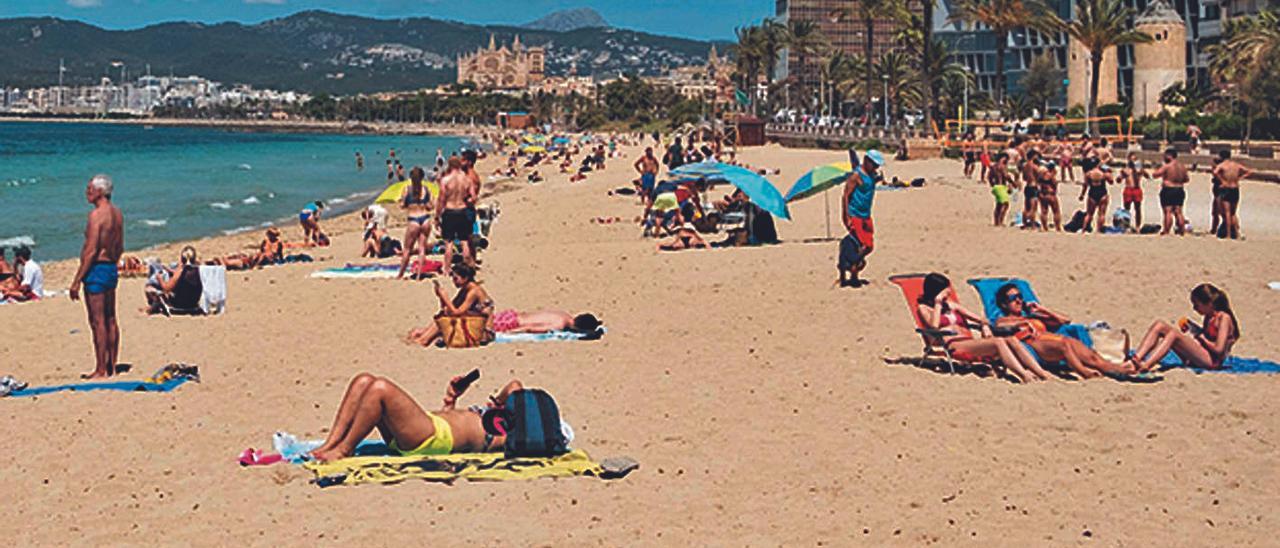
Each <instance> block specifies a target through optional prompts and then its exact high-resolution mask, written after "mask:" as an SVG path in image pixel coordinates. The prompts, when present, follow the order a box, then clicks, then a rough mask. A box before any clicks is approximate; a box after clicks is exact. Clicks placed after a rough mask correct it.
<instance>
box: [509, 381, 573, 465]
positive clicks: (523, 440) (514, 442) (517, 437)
mask: <svg viewBox="0 0 1280 548" xmlns="http://www.w3.org/2000/svg"><path fill="white" fill-rule="evenodd" d="M503 411H504V415H505V416H504V418H505V419H506V431H507V442H506V445H505V447H504V450H505V452H506V456H507V457H554V456H556V455H562V454H564V453H566V452H568V451H569V441H568V440H566V439H565V437H564V433H563V432H562V431H561V430H560V408H559V407H557V406H556V400H555V399H554V398H552V397H551V395H550V394H548V393H546V392H545V391H542V390H539V389H536V388H532V389H525V390H517V391H515V392H512V393H511V395H510V396H507V402H506V406H505V407H504V408H503Z"/></svg>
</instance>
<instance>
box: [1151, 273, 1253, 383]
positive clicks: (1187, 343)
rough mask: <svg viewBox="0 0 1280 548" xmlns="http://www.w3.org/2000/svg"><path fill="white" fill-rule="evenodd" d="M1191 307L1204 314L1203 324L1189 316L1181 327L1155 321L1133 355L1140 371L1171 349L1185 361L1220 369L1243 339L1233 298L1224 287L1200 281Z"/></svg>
mask: <svg viewBox="0 0 1280 548" xmlns="http://www.w3.org/2000/svg"><path fill="white" fill-rule="evenodd" d="M1191 306H1192V308H1194V309H1195V311H1196V312H1197V313H1199V314H1200V315H1201V316H1203V317H1204V320H1203V322H1201V325H1199V326H1197V325H1195V324H1192V323H1191V322H1190V321H1188V320H1187V319H1186V318H1183V320H1182V321H1180V322H1178V324H1179V325H1178V326H1177V327H1175V326H1173V325H1170V324H1169V322H1166V321H1164V320H1156V322H1155V323H1153V324H1151V329H1150V330H1148V331H1147V335H1146V336H1145V337H1143V338H1142V343H1141V344H1139V345H1138V350H1137V351H1136V352H1135V353H1134V355H1133V357H1132V358H1130V359H1131V360H1132V361H1133V363H1134V366H1135V367H1137V369H1138V371H1150V370H1151V369H1152V368H1153V367H1155V366H1156V365H1157V364H1159V363H1160V360H1161V359H1162V358H1164V356H1165V355H1166V354H1168V353H1169V352H1173V353H1175V354H1177V355H1178V357H1179V358H1182V361H1183V363H1185V364H1187V365H1189V366H1192V367H1197V368H1200V369H1221V368H1222V363H1223V362H1225V361H1226V359H1227V356H1229V355H1230V354H1231V347H1232V346H1234V345H1235V344H1236V341H1238V340H1240V322H1238V321H1236V315H1235V312H1232V311H1231V300H1230V299H1228V298H1227V294H1226V293H1225V292H1223V291H1222V290H1221V289H1218V288H1217V287H1214V286H1213V285H1211V284H1200V285H1197V286H1196V287H1195V289H1192V290H1191Z"/></svg>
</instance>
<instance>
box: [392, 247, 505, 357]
mask: <svg viewBox="0 0 1280 548" xmlns="http://www.w3.org/2000/svg"><path fill="white" fill-rule="evenodd" d="M450 277H452V278H453V285H454V286H455V287H457V288H458V294H457V295H454V297H453V299H452V300H450V299H449V298H448V297H446V296H445V294H444V290H443V289H441V288H440V282H439V281H436V280H432V281H431V284H432V285H434V286H435V291H436V298H438V299H440V313H439V314H436V317H437V318H439V317H441V316H453V317H461V316H484V317H485V319H486V320H488V319H489V318H491V317H492V316H493V299H491V298H489V293H488V292H486V291H485V290H484V287H481V285H480V282H477V281H476V271H475V268H473V267H471V266H469V265H466V264H457V265H454V266H453V272H452V273H451V274H450ZM405 342H410V343H417V344H420V345H422V346H431V345H433V344H436V343H437V342H440V327H439V326H438V325H437V324H436V322H434V321H433V322H431V323H430V324H427V326H426V327H420V328H418V329H414V330H413V331H410V332H409V336H408V337H407V338H406V341H405Z"/></svg>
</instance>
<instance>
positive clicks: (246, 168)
mask: <svg viewBox="0 0 1280 548" xmlns="http://www.w3.org/2000/svg"><path fill="white" fill-rule="evenodd" d="M236 169H238V170H240V171H250V170H252V169H253V166H251V165H249V164H240V165H238V166H236Z"/></svg>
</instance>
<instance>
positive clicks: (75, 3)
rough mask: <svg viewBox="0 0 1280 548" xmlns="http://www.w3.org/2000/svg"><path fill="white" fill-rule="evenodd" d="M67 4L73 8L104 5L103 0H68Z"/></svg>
mask: <svg viewBox="0 0 1280 548" xmlns="http://www.w3.org/2000/svg"><path fill="white" fill-rule="evenodd" d="M67 5H68V6H71V7H73V8H97V7H101V6H102V0H67Z"/></svg>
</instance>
